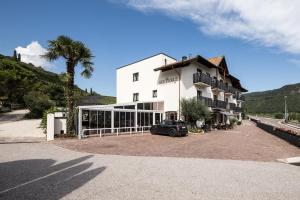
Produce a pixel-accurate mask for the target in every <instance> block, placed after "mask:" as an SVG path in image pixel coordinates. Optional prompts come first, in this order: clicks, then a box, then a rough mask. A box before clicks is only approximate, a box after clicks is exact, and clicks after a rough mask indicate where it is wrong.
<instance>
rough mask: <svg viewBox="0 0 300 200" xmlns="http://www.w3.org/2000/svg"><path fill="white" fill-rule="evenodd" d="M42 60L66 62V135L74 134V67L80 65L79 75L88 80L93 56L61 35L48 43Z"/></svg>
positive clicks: (80, 43)
mask: <svg viewBox="0 0 300 200" xmlns="http://www.w3.org/2000/svg"><path fill="white" fill-rule="evenodd" d="M42 57H43V58H45V59H47V60H48V61H50V62H52V61H54V60H57V59H58V58H64V59H65V60H66V67H67V101H68V102H67V104H68V119H67V133H74V132H73V131H74V91H73V89H74V75H75V67H76V66H77V65H78V64H80V65H81V66H82V67H83V71H82V72H81V75H82V76H83V77H85V78H90V77H91V75H92V72H93V70H94V68H93V62H92V61H91V60H92V58H93V55H92V53H91V50H90V49H88V48H87V47H86V46H85V45H84V44H83V43H82V42H80V41H74V40H73V39H71V38H70V37H67V36H64V35H61V36H58V37H57V38H56V39H55V40H49V41H48V49H47V53H46V54H45V55H42Z"/></svg>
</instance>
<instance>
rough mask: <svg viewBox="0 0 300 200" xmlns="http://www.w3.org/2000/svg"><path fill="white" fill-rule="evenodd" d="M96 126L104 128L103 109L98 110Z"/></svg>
mask: <svg viewBox="0 0 300 200" xmlns="http://www.w3.org/2000/svg"><path fill="white" fill-rule="evenodd" d="M98 128H104V111H98Z"/></svg>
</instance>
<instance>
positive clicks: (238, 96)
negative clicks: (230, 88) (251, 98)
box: [236, 95, 245, 101]
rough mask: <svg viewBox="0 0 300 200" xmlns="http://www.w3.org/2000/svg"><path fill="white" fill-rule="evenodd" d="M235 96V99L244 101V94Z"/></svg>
mask: <svg viewBox="0 0 300 200" xmlns="http://www.w3.org/2000/svg"><path fill="white" fill-rule="evenodd" d="M236 97H237V98H236V100H237V101H245V96H242V95H237V96H236Z"/></svg>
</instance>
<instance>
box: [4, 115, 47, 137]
mask: <svg viewBox="0 0 300 200" xmlns="http://www.w3.org/2000/svg"><path fill="white" fill-rule="evenodd" d="M40 123H41V120H40V119H30V120H20V121H14V122H7V123H2V124H0V141H2V140H6V141H8V140H9V141H16V140H18V141H24V140H28V138H35V139H37V138H40V139H45V134H44V133H43V130H42V129H41V128H39V127H40Z"/></svg>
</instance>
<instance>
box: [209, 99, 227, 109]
mask: <svg viewBox="0 0 300 200" xmlns="http://www.w3.org/2000/svg"><path fill="white" fill-rule="evenodd" d="M226 105H227V103H226V102H225V101H220V100H213V101H212V108H222V109H226Z"/></svg>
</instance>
